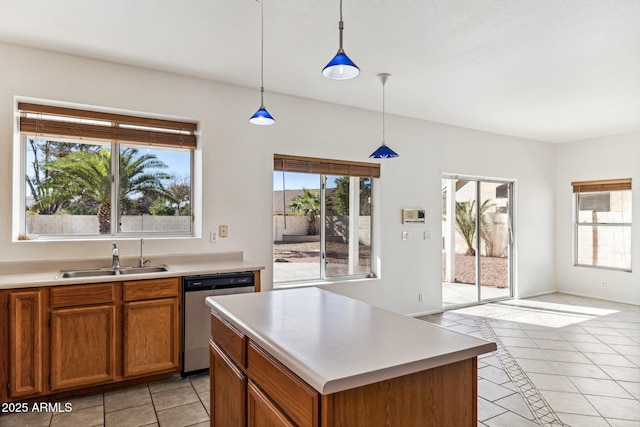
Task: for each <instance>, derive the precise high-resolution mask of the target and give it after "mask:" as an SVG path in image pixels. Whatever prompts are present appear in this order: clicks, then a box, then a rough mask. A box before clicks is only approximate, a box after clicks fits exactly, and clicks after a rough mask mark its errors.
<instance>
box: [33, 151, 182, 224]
mask: <svg viewBox="0 0 640 427" xmlns="http://www.w3.org/2000/svg"><path fill="white" fill-rule="evenodd" d="M119 163H120V168H119V175H120V182H119V184H120V204H121V209H128V208H130V207H131V205H132V203H133V198H132V196H134V195H143V196H150V197H158V196H166V192H165V189H164V186H163V185H162V180H163V179H168V178H169V177H170V176H169V175H168V174H165V173H163V172H159V171H155V172H148V170H149V169H162V168H166V167H167V165H165V164H164V163H163V162H162V161H160V160H158V159H157V158H156V156H154V155H153V154H143V155H139V154H138V149H136V148H131V147H126V148H123V149H121V150H120V161H119ZM45 167H46V168H48V169H50V170H55V171H56V172H57V173H56V174H55V175H53V176H52V177H51V179H49V180H47V181H46V182H45V183H44V186H46V187H47V188H49V189H51V190H53V191H54V192H63V193H66V194H71V195H73V197H74V198H75V199H76V200H78V201H86V200H91V201H95V202H97V203H98V204H99V205H98V224H99V232H100V234H110V233H111V176H112V173H111V150H110V149H107V148H99V149H97V150H96V151H74V152H71V153H69V154H68V155H67V156H64V157H60V158H57V159H55V160H53V161H52V162H49V163H47V164H46V165H45Z"/></svg>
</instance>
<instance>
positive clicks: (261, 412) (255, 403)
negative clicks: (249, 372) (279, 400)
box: [248, 381, 294, 427]
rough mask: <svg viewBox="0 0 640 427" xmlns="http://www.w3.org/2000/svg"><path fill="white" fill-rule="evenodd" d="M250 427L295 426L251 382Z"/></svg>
mask: <svg viewBox="0 0 640 427" xmlns="http://www.w3.org/2000/svg"><path fill="white" fill-rule="evenodd" d="M248 404H249V424H248V426H249V427H294V424H293V423H292V422H291V421H289V419H288V418H287V417H286V416H285V415H284V414H283V413H282V412H281V411H280V409H278V407H277V406H276V405H275V404H274V403H273V402H272V401H271V400H270V399H269V398H268V397H267V396H265V395H264V394H263V393H262V392H261V391H260V389H259V388H258V387H257V386H256V385H255V384H253V381H249V403H248Z"/></svg>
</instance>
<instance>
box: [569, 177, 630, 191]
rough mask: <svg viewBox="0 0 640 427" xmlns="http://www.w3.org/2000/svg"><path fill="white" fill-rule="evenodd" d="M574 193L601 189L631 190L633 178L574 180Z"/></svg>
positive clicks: (572, 184)
mask: <svg viewBox="0 0 640 427" xmlns="http://www.w3.org/2000/svg"><path fill="white" fill-rule="evenodd" d="M571 186H572V187H573V192H574V193H595V192H601V191H624V190H631V178H621V179H607V180H599V181H576V182H572V183H571Z"/></svg>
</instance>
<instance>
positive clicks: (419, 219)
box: [402, 209, 425, 224]
mask: <svg viewBox="0 0 640 427" xmlns="http://www.w3.org/2000/svg"><path fill="white" fill-rule="evenodd" d="M402 223H403V224H424V223H425V217H424V209H402Z"/></svg>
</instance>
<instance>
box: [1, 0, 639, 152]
mask: <svg viewBox="0 0 640 427" xmlns="http://www.w3.org/2000/svg"><path fill="white" fill-rule="evenodd" d="M263 1H264V8H265V90H266V91H267V93H266V95H265V97H266V99H265V104H266V105H267V107H269V100H268V96H269V92H280V93H285V94H291V95H296V96H301V97H306V98H313V99H318V100H322V101H328V102H332V103H337V104H344V105H349V106H354V107H360V108H366V109H371V110H376V111H380V110H381V106H382V89H381V86H380V82H379V80H378V78H377V77H376V75H377V74H378V73H383V72H385V73H390V74H391V77H390V79H389V81H388V82H387V85H386V110H387V112H388V113H391V114H398V115H403V116H408V117H415V118H421V119H425V120H431V121H436V122H442V123H448V124H453V125H457V126H462V127H467V128H473V129H480V130H485V131H490V132H497V133H501V134H506V135H514V136H520V137H525V138H532V139H536V140H541V141H549V142H565V141H574V140H580V139H585V138H591V137H597V136H604V135H611V134H617V133H624V132H631V131H637V130H640V0H395V1H394V0H344V5H343V7H344V22H345V32H344V36H345V39H344V47H345V51H346V53H347V54H348V55H349V56H350V57H351V59H352V60H353V61H354V62H355V63H356V64H358V66H359V67H360V69H361V70H362V73H361V74H360V76H359V77H357V78H356V79H353V80H348V81H331V80H328V79H326V78H324V77H322V74H321V70H322V68H323V67H324V66H325V65H326V63H327V62H328V61H329V60H330V59H331V57H333V55H334V54H335V53H336V51H337V48H338V18H339V0H263ZM0 41H2V42H7V43H15V44H21V45H26V46H33V47H38V48H42V49H48V50H52V51H60V52H66V53H70V54H76V55H81V56H87V57H91V58H98V59H104V60H108V61H114V62H120V63H125V64H132V65H138V66H142V67H149V68H153V69H158V70H166V71H171V72H176V73H181V74H186V75H191V76H197V77H203V78H207V79H212V80H217V81H223V82H228V83H233V84H238V85H242V86H249V87H255V88H256V102H258V99H259V94H258V90H259V86H260V3H257V2H256V1H255V0H135V1H132V0H56V1H47V0H0ZM2 65H3V66H5V67H6V66H10V64H6V63H4V64H2ZM270 110H271V113H272V114H274V116H276V118H278V112H277V111H275V110H273V109H270Z"/></svg>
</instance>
